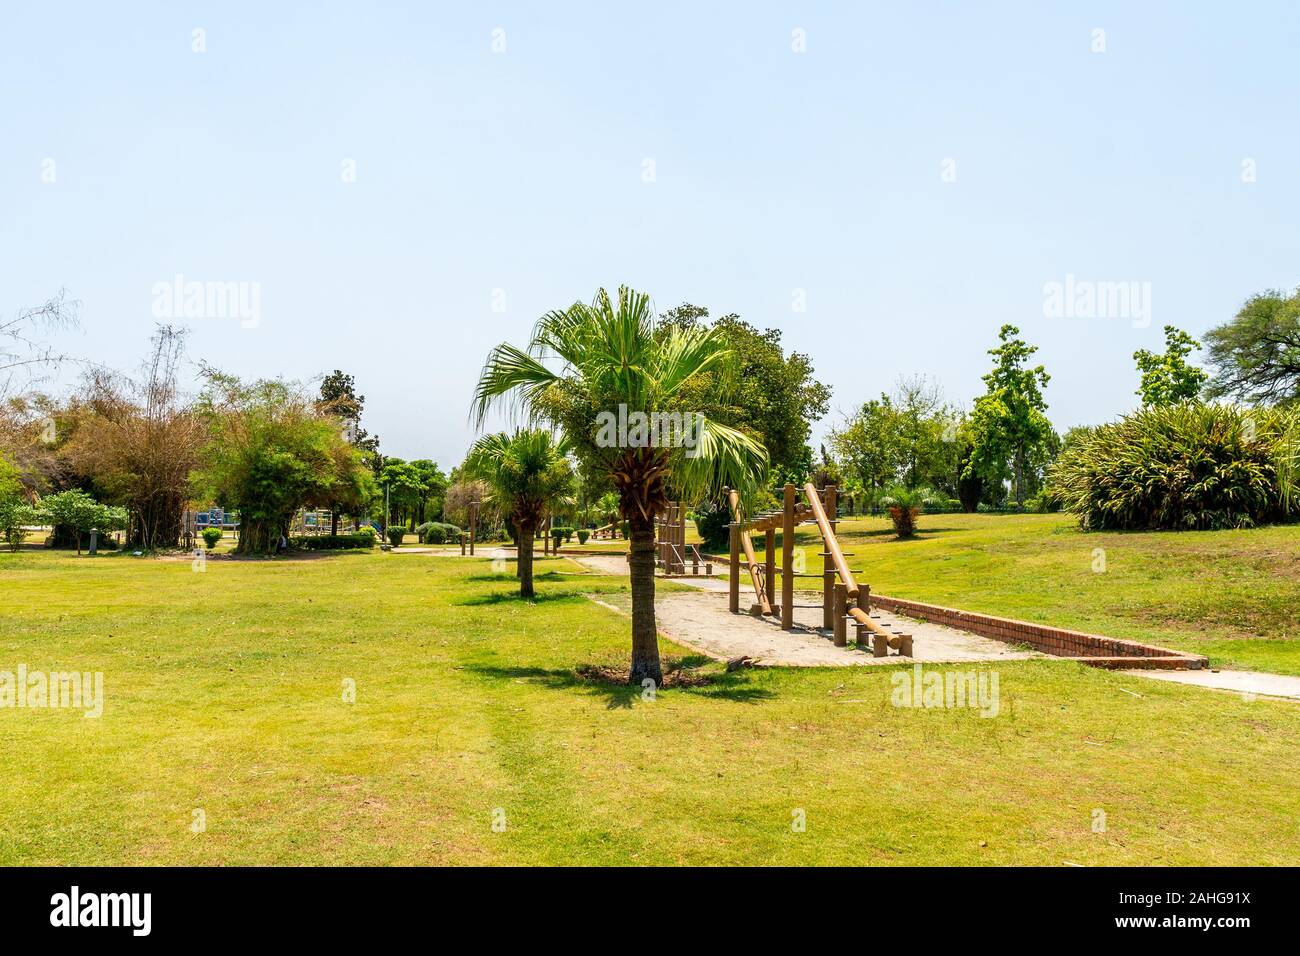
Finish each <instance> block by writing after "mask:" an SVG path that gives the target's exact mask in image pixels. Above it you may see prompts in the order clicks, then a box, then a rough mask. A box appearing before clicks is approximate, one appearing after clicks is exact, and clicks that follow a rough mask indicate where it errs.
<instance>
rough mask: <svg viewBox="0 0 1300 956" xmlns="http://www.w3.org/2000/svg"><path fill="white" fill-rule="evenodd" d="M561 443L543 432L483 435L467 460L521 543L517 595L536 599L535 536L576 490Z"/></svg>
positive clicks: (567, 451)
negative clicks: (550, 512)
mask: <svg viewBox="0 0 1300 956" xmlns="http://www.w3.org/2000/svg"><path fill="white" fill-rule="evenodd" d="M568 456H569V450H568V446H567V445H566V444H565V442H564V441H563V439H559V440H557V439H556V438H555V437H554V436H553V435H552V434H551V433H550V432H549V431H546V430H544V429H540V428H534V429H528V430H520V431H516V432H515V433H514V434H507V433H505V432H498V433H497V434H495V435H484V436H483V437H482V438H480V439H479V440H478V441H477V442H475V443H474V447H473V448H471V449H470V452H469V455H468V457H466V459H465V470H466V472H467V473H468V474H470V475H473V476H475V477H479V478H482V479H483V480H484V481H485V482H487V485H488V488H489V489H490V491H489V498H490V499H491V500H492V501H493V502H494V503H495V504H496V505H497V507H498V508H500V509H501V513H502V514H503V515H504V516H505V518H506V520H507V521H509V522H510V524H511V525H512V526H513V527H514V529H515V531H516V534H517V537H516V540H517V542H518V544H519V596H520V597H523V598H531V597H532V596H533V593H534V592H533V533H534V532H535V531H536V530H537V527H538V526H539V525H540V524H541V522H542V518H543V516H544V515H545V514H546V512H547V509H548V508H551V507H552V506H554V504H555V503H556V501H558V500H563V499H565V498H567V497H568V495H569V494H570V493H571V492H572V490H573V468H572V467H571V466H570V464H569V457H568Z"/></svg>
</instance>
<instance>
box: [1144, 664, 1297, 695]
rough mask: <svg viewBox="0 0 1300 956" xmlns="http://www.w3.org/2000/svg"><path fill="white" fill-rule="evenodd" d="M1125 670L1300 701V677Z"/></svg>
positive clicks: (1155, 677)
mask: <svg viewBox="0 0 1300 956" xmlns="http://www.w3.org/2000/svg"><path fill="white" fill-rule="evenodd" d="M1124 673H1125V674H1137V675H1138V676H1141V677H1149V678H1151V679H1152V680H1167V681H1173V682H1174V683H1176V684H1194V685H1195V686H1197V687H1210V688H1213V689H1214V690H1226V691H1232V692H1233V693H1237V694H1242V695H1247V694H1253V695H1254V696H1256V697H1284V698H1287V699H1288V700H1300V677H1288V676H1286V675H1284V674H1264V673H1261V672H1259V671H1214V670H1208V671H1156V670H1127V671H1124Z"/></svg>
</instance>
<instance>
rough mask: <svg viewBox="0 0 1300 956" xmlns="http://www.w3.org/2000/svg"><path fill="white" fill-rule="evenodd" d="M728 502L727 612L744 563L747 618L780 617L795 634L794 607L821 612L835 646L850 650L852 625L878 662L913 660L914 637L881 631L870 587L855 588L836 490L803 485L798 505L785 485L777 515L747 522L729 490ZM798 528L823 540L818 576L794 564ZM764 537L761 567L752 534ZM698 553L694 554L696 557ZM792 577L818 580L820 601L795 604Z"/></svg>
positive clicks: (734, 606)
mask: <svg viewBox="0 0 1300 956" xmlns="http://www.w3.org/2000/svg"><path fill="white" fill-rule="evenodd" d="M723 493H724V494H725V495H726V497H727V502H728V504H729V506H730V508H731V518H732V520H731V523H730V525H729V527H730V529H731V532H730V537H731V561H730V568H729V574H728V582H727V591H728V597H729V599H730V605H729V606H730V610H731V612H732V613H733V614H738V613H740V565H741V561H742V559H743V561H744V563H745V565H746V567H747V568H748V570H749V579H750V582H751V583H752V585H753V587H754V595H755V597H756V599H757V600H756V602H755V604H754V605H753V607H752V608H751V609H750V613H752V614H759V615H763V616H772V617H779V618H780V620H781V629H782V630H784V631H789V630H793V629H794V611H795V608H796V607H803V608H818V607H820V608H821V609H822V628H823V629H824V630H828V631H830V632H831V633H832V635H833V638H834V641H835V646H836V647H846V646H847V645H848V626H849V622H850V621H852V622H853V626H854V628H855V638H856V643H857V645H858V646H859V647H868V646H869V647H870V648H871V650H872V653H873V655H874V656H876V657H886V656H888V654H889V651H890V650H891V649H893V650H896V651H897V652H898V654H899V655H900V656H902V657H911V656H912V635H911V634H908V633H905V632H901V631H895V632H893V633H891V632H890V631H888V630H886V628H885V627H884V626H882V625H881V624H880V622H879V620H878V619H877V618H878V616H877V615H873V614H872V613H871V588H870V586H868V585H866V584H859V583H858V580H857V578H856V577H855V575H856V574H860V573H861V571H860V570H858V571H855V570H854V569H852V568H850V567H849V565H848V561H847V560H845V559H846V557H848V556H850V555H851V552H849V553H847V554H846V552H845V551H844V550H843V549H841V548H840V542H839V539H838V538H837V537H836V536H835V527H836V520H835V519H836V514H837V510H836V509H837V506H838V500H837V498H836V490H835V486H834V485H827V486H826V487H825V488H823V489H821V490H820V491H819V490H818V489H817V488H816V487H814V486H813V484H812V482H807V483H806V484H805V485H804V486H803V494H804V497H805V498H806V499H807V500H806V501H802V502H801V501H799V500H798V494H797V493H796V490H795V486H794V485H792V484H787V485H786V486H785V492H784V500H783V501H782V506H781V509H780V510H779V511H768V512H763V513H761V514H758V515H755V516H754V517H753V518H751V519H749V520H747V521H746V520H742V518H741V512H740V496H739V495H738V494H737V493H736V492H735V491H733V490H731V489H724V492H723ZM800 524H815V525H816V526H817V531H818V533H819V534H820V535H821V539H822V550H821V558H822V570H821V571H820V572H819V573H803V572H802V571H801V570H800V569H799V568H798V567H796V562H795V548H794V530H795V527H796V526H798V525H800ZM778 530H779V531H780V532H781V567H780V568H778V567H777V566H776V533H777V531H778ZM754 534H762V535H763V537H764V541H763V544H764V561H763V563H762V564H760V563H759V561H758V558H757V557H756V556H755V551H754V542H753V538H752V535H754ZM697 553H698V552H697ZM777 575H780V577H781V596H780V599H779V602H776V601H773V591H772V584H773V582H774V581H775V580H776V577H777ZM796 578H821V580H822V588H821V590H822V600H821V603H820V604H799V605H796V604H795V603H794V583H795V579H796Z"/></svg>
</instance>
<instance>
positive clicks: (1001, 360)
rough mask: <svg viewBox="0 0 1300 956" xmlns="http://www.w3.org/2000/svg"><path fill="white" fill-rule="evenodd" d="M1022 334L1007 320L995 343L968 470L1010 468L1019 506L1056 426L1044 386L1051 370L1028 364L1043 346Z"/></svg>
mask: <svg viewBox="0 0 1300 956" xmlns="http://www.w3.org/2000/svg"><path fill="white" fill-rule="evenodd" d="M1019 335H1020V330H1019V329H1018V328H1016V327H1015V326H1014V325H1004V326H1002V329H1001V330H1000V331H999V332H998V339H999V340H1000V341H1001V343H1002V344H1001V345H999V346H998V347H997V348H993V349H989V355H992V356H993V359H994V362H993V371H991V372H989V374H987V375H985V376H984V384H985V385H986V386H987V387H988V391H987V392H986V393H985V394H984V395H981V396H980V397H979V398H977V399H976V400H975V409H974V411H973V412H972V414H971V419H972V421H971V428H972V434H973V436H974V450H973V452H972V454H971V456H970V459H969V461H968V462H967V465H966V469H965V471H964V474H965V473H970V472H977V473H978V474H980V475H985V476H994V475H996V476H1000V475H1001V474H1004V473H1005V471H1006V469H1007V468H1009V469H1010V471H1011V479H1012V484H1013V487H1014V489H1015V496H1016V507H1017V508H1021V509H1023V508H1024V506H1025V493H1026V490H1027V481H1026V471H1027V469H1028V468H1029V466H1030V463H1031V461H1030V460H1031V458H1032V457H1034V456H1035V454H1036V453H1037V452H1038V451H1039V450H1040V448H1041V447H1042V446H1044V445H1045V444H1046V443H1047V442H1048V440H1049V436H1051V435H1052V434H1053V432H1052V425H1051V422H1049V421H1048V420H1047V416H1046V415H1045V414H1044V412H1045V411H1046V410H1047V403H1046V402H1045V401H1044V400H1043V392H1042V390H1043V388H1045V387H1046V386H1047V383H1048V381H1050V379H1051V376H1049V375H1048V374H1047V372H1046V371H1045V370H1044V368H1043V366H1041V365H1036V366H1034V367H1032V368H1030V367H1028V364H1027V363H1028V361H1029V358H1030V356H1032V355H1033V354H1034V353H1035V352H1037V351H1038V347H1037V346H1036V345H1028V344H1026V343H1025V342H1024V341H1023V340H1022V339H1020V338H1019ZM999 480H1000V477H999Z"/></svg>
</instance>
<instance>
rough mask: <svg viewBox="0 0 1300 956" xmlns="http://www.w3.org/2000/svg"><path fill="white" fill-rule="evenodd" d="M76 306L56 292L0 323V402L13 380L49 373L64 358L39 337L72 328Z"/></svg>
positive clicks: (12, 384) (62, 292)
mask: <svg viewBox="0 0 1300 956" xmlns="http://www.w3.org/2000/svg"><path fill="white" fill-rule="evenodd" d="M80 305H81V303H80V302H78V301H77V300H76V299H69V298H68V293H67V290H66V289H60V290H59V292H58V294H57V295H55V296H54V297H53V298H51V299H48V300H47V301H45V302H44V303H42V304H41V305H38V306H35V307H34V308H30V309H23V310H21V311H19V312H18V313H17V314H16V315H14V316H11V317H10V318H7V319H0V398H3V397H5V396H7V395H8V394H10V391H11V389H12V388H13V387H14V382H15V377H16V376H18V375H20V374H21V373H23V372H26V373H28V374H29V377H34V376H35V373H37V372H39V371H49V370H51V369H53V368H55V367H57V366H58V365H59V363H60V362H62V361H64V360H65V359H66V358H67V356H65V355H62V354H60V353H58V352H55V351H54V349H53V348H52V347H51V346H50V345H49V344H47V343H46V342H45V341H44V339H43V338H42V337H43V336H44V335H47V334H48V333H50V332H55V331H59V330H61V329H66V328H72V327H75V326H76V325H77V310H78V308H79V307H80Z"/></svg>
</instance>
